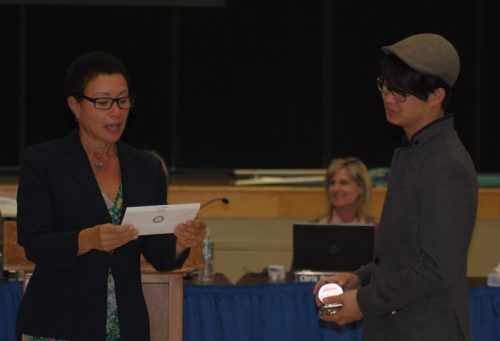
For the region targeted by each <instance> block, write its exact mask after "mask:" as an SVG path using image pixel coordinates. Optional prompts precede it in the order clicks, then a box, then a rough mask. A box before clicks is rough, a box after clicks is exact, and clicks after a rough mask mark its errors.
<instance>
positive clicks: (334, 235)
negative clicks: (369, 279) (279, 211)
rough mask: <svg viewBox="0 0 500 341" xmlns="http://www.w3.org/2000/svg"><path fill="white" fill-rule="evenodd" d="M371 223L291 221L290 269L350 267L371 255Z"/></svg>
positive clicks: (355, 267) (321, 269)
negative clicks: (291, 252) (291, 261)
mask: <svg viewBox="0 0 500 341" xmlns="http://www.w3.org/2000/svg"><path fill="white" fill-rule="evenodd" d="M374 241H375V227H374V225H373V224H319V223H310V222H304V223H295V224H293V266H292V268H293V270H294V271H299V270H312V271H353V270H356V269H358V268H359V267H360V266H361V265H364V264H367V263H369V262H371V261H372V259H373V248H374Z"/></svg>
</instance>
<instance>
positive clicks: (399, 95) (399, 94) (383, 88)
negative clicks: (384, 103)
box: [377, 76, 411, 103]
mask: <svg viewBox="0 0 500 341" xmlns="http://www.w3.org/2000/svg"><path fill="white" fill-rule="evenodd" d="M377 89H378V91H380V93H381V94H382V95H384V96H387V95H389V94H391V95H392V97H394V99H395V100H396V101H398V102H399V103H403V102H404V101H406V97H408V96H410V95H411V94H410V93H408V92H404V91H398V90H392V89H390V88H389V87H388V86H387V83H386V82H385V79H384V77H382V76H379V77H377Z"/></svg>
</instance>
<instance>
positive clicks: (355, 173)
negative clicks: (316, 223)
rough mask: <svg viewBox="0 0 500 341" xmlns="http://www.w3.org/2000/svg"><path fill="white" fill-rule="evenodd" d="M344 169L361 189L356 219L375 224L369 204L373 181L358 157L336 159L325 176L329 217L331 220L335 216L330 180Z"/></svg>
mask: <svg viewBox="0 0 500 341" xmlns="http://www.w3.org/2000/svg"><path fill="white" fill-rule="evenodd" d="M342 169H345V170H347V172H348V173H349V175H350V176H351V178H352V179H353V180H354V181H355V182H356V183H357V184H358V186H360V187H361V195H360V196H359V205H358V207H357V208H356V218H357V219H358V220H361V219H364V220H365V221H367V222H373V221H374V218H373V217H372V215H371V214H370V212H369V211H368V203H369V202H370V199H371V195H372V181H371V179H370V174H369V173H368V168H367V167H366V165H365V164H364V163H363V161H361V160H360V159H358V158H357V157H347V158H336V159H333V160H332V161H331V162H330V165H329V166H328V168H327V170H326V175H325V192H326V197H327V212H326V214H327V216H329V217H330V218H331V216H332V215H333V210H334V208H335V207H334V206H333V205H332V202H331V201H330V195H329V193H328V187H329V183H330V179H331V178H332V177H333V176H334V175H335V174H337V173H338V172H339V171H341V170H342Z"/></svg>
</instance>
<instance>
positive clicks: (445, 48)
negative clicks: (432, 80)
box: [382, 33, 460, 86]
mask: <svg viewBox="0 0 500 341" xmlns="http://www.w3.org/2000/svg"><path fill="white" fill-rule="evenodd" d="M382 51H383V52H384V53H385V54H394V55H396V56H397V57H398V58H399V59H401V60H402V61H403V62H405V63H406V64H407V65H408V66H409V67H411V68H412V69H415V70H417V71H420V72H422V73H425V74H428V75H432V76H437V77H439V78H441V79H442V80H443V81H444V82H445V83H446V84H448V85H449V86H453V85H454V84H455V81H456V80H457V78H458V72H459V71H460V57H459V56H458V53H457V51H456V50H455V48H454V47H453V45H451V43H450V42H449V41H448V40H446V39H444V38H443V37H442V36H440V35H439V34H433V33H421V34H416V35H413V36H410V37H408V38H405V39H403V40H401V41H399V42H397V43H395V44H393V45H390V46H384V47H382Z"/></svg>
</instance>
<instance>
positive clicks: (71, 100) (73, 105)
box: [67, 96, 80, 121]
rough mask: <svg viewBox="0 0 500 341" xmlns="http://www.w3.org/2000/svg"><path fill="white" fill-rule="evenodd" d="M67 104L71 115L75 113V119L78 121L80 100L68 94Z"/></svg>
mask: <svg viewBox="0 0 500 341" xmlns="http://www.w3.org/2000/svg"><path fill="white" fill-rule="evenodd" d="M67 101H68V106H69V108H70V109H71V111H72V112H73V115H75V118H76V120H77V121H78V120H79V119H80V102H78V100H77V99H76V98H75V97H74V96H69V97H68V99H67Z"/></svg>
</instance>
